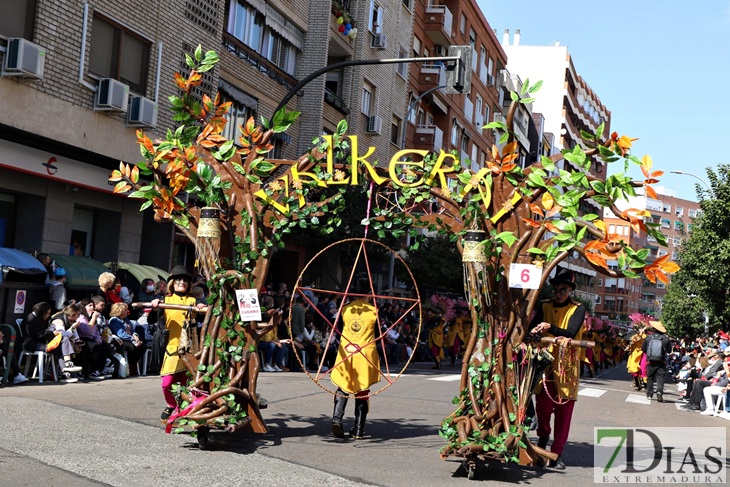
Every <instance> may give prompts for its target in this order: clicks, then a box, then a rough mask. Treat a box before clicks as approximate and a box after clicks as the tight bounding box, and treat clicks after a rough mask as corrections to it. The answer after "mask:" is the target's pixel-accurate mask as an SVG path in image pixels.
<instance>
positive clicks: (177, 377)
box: [162, 371, 185, 408]
mask: <svg viewBox="0 0 730 487" xmlns="http://www.w3.org/2000/svg"><path fill="white" fill-rule="evenodd" d="M184 381H185V372H184V371H183V372H176V373H174V374H170V375H163V376H162V395H163V396H165V402H166V403H167V405H168V406H170V407H171V408H177V401H175V396H174V395H173V394H172V386H173V384H182V383H183V382H184Z"/></svg>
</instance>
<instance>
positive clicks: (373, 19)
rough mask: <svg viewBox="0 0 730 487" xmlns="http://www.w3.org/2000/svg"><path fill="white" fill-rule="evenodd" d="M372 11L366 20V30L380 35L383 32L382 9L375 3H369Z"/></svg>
mask: <svg viewBox="0 0 730 487" xmlns="http://www.w3.org/2000/svg"><path fill="white" fill-rule="evenodd" d="M371 5H372V10H371V11H370V18H369V19H368V29H370V32H372V33H373V34H380V33H381V32H382V31H383V7H381V6H380V5H378V4H377V3H375V2H373V3H371Z"/></svg>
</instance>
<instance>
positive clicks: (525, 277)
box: [520, 269, 530, 282]
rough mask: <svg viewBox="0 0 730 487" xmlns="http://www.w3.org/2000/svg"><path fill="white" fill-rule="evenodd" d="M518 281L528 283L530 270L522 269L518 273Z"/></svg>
mask: <svg viewBox="0 0 730 487" xmlns="http://www.w3.org/2000/svg"><path fill="white" fill-rule="evenodd" d="M520 279H521V280H522V282H528V281H529V280H530V269H522V272H521V273H520Z"/></svg>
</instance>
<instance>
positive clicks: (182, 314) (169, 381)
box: [147, 265, 204, 421]
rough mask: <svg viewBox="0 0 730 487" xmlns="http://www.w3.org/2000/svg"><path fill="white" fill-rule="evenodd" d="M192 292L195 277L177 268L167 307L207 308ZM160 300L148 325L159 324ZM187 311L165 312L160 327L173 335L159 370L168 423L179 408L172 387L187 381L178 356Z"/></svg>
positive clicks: (170, 282)
mask: <svg viewBox="0 0 730 487" xmlns="http://www.w3.org/2000/svg"><path fill="white" fill-rule="evenodd" d="M192 289H193V276H192V275H191V274H190V272H188V270H187V269H186V268H185V266H181V265H176V266H175V267H173V268H172V270H171V271H170V278H169V279H168V281H167V291H168V293H169V294H168V295H167V296H165V299H164V303H165V304H177V305H182V306H190V307H203V306H204V305H202V304H201V305H199V306H198V305H196V300H195V298H194V297H193V296H192V295H191V293H192ZM159 303H160V300H159V299H154V300H152V302H151V304H152V309H153V311H152V312H150V314H149V315H148V318H147V319H148V322H149V323H157V322H158V312H159V308H157V306H158V305H159ZM187 314H188V311H180V310H172V309H166V310H164V311H162V317H161V320H162V322H161V323H160V324H158V326H164V327H165V328H167V330H168V332H169V333H170V335H169V339H168V341H167V347H166V348H165V357H164V359H163V362H162V368H161V369H160V376H161V377H162V394H163V395H164V396H165V402H166V403H167V407H166V408H165V410H164V411H163V412H162V415H161V419H162V420H163V421H166V420H167V419H168V418H169V417H170V415H171V414H172V413H173V411H175V409H177V401H176V400H175V396H174V395H173V394H172V386H173V384H183V383H185V381H186V380H187V378H186V376H185V374H186V372H185V365H184V364H183V362H182V359H181V358H180V355H179V354H178V348H179V346H180V335H181V334H182V329H183V323H184V322H185V319H186V318H187V316H186V315H187Z"/></svg>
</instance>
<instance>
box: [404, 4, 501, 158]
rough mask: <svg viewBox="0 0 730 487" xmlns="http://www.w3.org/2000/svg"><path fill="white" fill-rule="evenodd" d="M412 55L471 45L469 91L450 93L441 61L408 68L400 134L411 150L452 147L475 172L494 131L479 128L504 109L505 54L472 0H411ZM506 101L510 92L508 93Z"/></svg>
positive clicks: (431, 54)
mask: <svg viewBox="0 0 730 487" xmlns="http://www.w3.org/2000/svg"><path fill="white" fill-rule="evenodd" d="M414 1H415V21H414V25H413V43H412V52H411V53H410V54H411V55H412V56H413V57H434V56H446V55H448V49H449V46H452V45H471V46H472V48H473V54H472V65H471V66H469V67H468V69H471V70H472V74H471V91H470V93H468V94H456V95H450V94H446V93H445V92H444V91H443V89H442V88H443V87H444V86H445V85H446V66H445V63H443V62H428V63H419V64H416V65H413V66H411V68H410V75H409V92H410V100H411V101H410V103H409V105H410V107H411V108H410V110H409V111H408V117H407V118H408V124H407V126H406V134H405V138H404V143H405V146H407V147H409V148H417V149H425V150H432V151H434V150H435V151H438V150H440V149H442V148H443V149H444V150H447V151H449V150H452V149H453V150H456V151H457V153H458V154H459V156H460V159H461V160H462V161H465V160H467V159H468V160H469V161H470V167H471V169H473V170H478V168H480V167H482V166H483V165H484V161H485V160H486V158H487V154H488V153H489V152H490V151H491V147H492V144H494V143H495V142H496V140H495V134H494V132H493V131H491V130H482V127H483V126H484V125H485V124H487V123H489V122H491V121H492V120H494V119H495V117H498V116H500V115H501V113H502V110H503V109H502V102H501V100H500V91H499V90H498V86H497V74H498V73H499V71H500V70H501V69H502V68H503V67H504V66H505V64H506V62H507V57H506V54H505V52H504V50H503V49H502V48H501V46H500V45H499V42H498V40H497V38H496V36H495V35H494V32H493V31H492V29H491V28H490V26H489V23H488V22H487V19H486V18H485V17H484V14H483V13H482V11H481V10H480V8H479V6H478V5H477V2H476V1H475V0H469V1H457V0H442V1H439V2H435V1H433V0H414ZM507 99H509V96H507Z"/></svg>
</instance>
